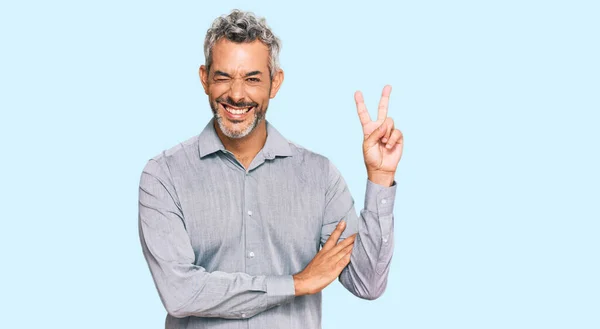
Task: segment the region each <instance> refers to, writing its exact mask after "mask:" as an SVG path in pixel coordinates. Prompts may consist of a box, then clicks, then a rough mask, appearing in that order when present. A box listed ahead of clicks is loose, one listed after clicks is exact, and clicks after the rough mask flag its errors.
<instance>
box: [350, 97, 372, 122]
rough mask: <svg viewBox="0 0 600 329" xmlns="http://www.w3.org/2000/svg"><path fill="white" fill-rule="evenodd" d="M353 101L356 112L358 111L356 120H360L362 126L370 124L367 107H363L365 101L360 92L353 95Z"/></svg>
mask: <svg viewBox="0 0 600 329" xmlns="http://www.w3.org/2000/svg"><path fill="white" fill-rule="evenodd" d="M354 101H355V102H356V110H357V111H358V118H359V119H360V124H361V125H363V126H364V125H366V124H367V123H369V122H371V117H370V116H369V111H367V106H366V105H365V99H364V98H363V94H362V93H361V92H360V91H357V92H355V93H354Z"/></svg>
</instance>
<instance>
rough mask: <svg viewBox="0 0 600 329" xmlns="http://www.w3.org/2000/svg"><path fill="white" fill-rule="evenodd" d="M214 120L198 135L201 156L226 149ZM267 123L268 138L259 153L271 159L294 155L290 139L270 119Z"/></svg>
mask: <svg viewBox="0 0 600 329" xmlns="http://www.w3.org/2000/svg"><path fill="white" fill-rule="evenodd" d="M214 121H215V119H214V118H212V119H211V120H210V121H209V122H208V124H206V126H205V127H204V129H203V130H202V132H201V133H200V135H199V136H198V150H199V151H200V158H203V157H205V156H207V155H209V154H212V153H215V152H217V151H224V150H225V146H223V143H222V142H221V140H220V139H219V136H218V135H217V131H216V130H215V126H214ZM265 124H266V126H267V140H266V141H265V145H264V146H263V148H262V150H261V151H260V152H259V153H261V152H262V154H263V156H264V158H265V159H270V160H272V159H274V158H275V157H276V156H292V155H293V152H292V149H291V148H290V143H289V142H288V140H287V139H285V138H284V137H283V136H282V135H281V134H280V133H279V131H277V129H275V127H273V126H272V125H271V124H270V123H269V121H265Z"/></svg>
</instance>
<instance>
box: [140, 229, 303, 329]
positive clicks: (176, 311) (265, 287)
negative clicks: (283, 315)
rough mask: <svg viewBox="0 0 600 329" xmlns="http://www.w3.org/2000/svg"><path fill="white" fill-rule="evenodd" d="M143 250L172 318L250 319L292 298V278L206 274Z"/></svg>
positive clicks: (192, 266)
mask: <svg viewBox="0 0 600 329" xmlns="http://www.w3.org/2000/svg"><path fill="white" fill-rule="evenodd" d="M140 236H141V237H142V247H143V251H144V256H145V258H146V260H147V262H148V266H149V268H150V272H151V274H152V278H153V280H154V283H155V285H156V288H157V290H158V293H159V295H160V297H161V300H162V302H163V305H164V306H165V309H166V310H167V312H168V313H169V314H170V315H172V316H174V317H178V318H181V317H187V316H196V317H221V318H230V319H241V318H249V317H252V316H254V315H256V314H258V313H260V312H263V311H265V310H268V309H270V308H272V307H275V306H277V305H281V304H282V303H287V302H290V301H291V300H293V298H294V282H293V279H292V276H291V275H289V276H251V275H248V274H246V273H241V272H238V273H227V272H220V271H215V272H206V271H205V269H204V268H202V267H200V266H196V265H193V264H191V263H175V262H166V261H164V259H161V257H160V255H157V252H156V251H154V252H151V251H150V250H149V248H148V246H147V245H146V244H145V241H144V235H143V231H141V232H140Z"/></svg>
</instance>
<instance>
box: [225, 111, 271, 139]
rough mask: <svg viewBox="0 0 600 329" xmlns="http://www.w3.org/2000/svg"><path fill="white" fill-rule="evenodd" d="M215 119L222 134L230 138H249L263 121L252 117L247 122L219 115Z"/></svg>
mask: <svg viewBox="0 0 600 329" xmlns="http://www.w3.org/2000/svg"><path fill="white" fill-rule="evenodd" d="M215 119H216V120H217V123H218V125H219V128H220V129H221V132H223V134H224V135H225V136H227V137H229V138H235V139H238V138H244V137H246V136H248V135H249V134H250V133H251V132H252V131H253V130H254V129H255V128H256V127H257V126H258V124H259V123H260V122H261V121H262V118H261V117H258V116H252V117H251V118H246V120H241V121H240V120H231V119H229V118H226V117H223V115H222V114H220V113H217V114H216V115H215Z"/></svg>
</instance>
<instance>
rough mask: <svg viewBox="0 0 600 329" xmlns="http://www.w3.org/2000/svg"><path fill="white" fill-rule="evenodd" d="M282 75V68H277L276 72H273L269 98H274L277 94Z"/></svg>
mask: <svg viewBox="0 0 600 329" xmlns="http://www.w3.org/2000/svg"><path fill="white" fill-rule="evenodd" d="M283 76H284V74H283V70H282V69H279V70H277V72H275V75H274V76H273V80H272V81H271V94H270V95H269V98H275V95H277V92H278V91H279V87H281V84H282V83H283Z"/></svg>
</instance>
